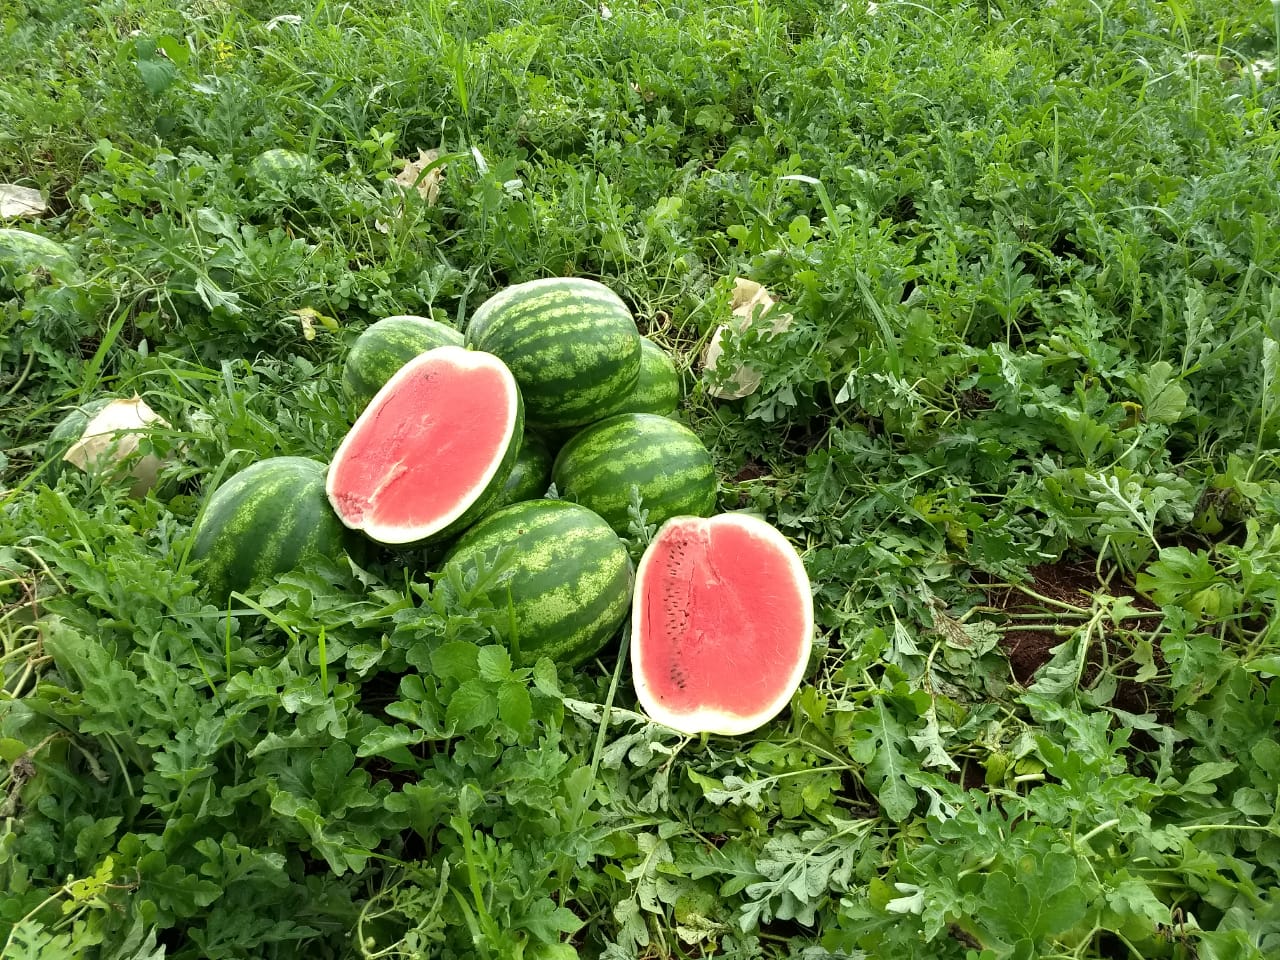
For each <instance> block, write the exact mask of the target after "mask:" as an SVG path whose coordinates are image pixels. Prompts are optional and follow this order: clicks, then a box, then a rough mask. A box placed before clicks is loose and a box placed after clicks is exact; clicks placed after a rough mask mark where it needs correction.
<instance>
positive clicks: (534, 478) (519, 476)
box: [502, 432, 555, 505]
mask: <svg viewBox="0 0 1280 960" xmlns="http://www.w3.org/2000/svg"><path fill="white" fill-rule="evenodd" d="M554 460H555V457H553V456H552V455H551V448H550V447H548V446H547V442H546V441H545V440H543V439H542V437H540V436H538V434H536V433H529V432H526V433H525V435H524V440H523V441H522V442H521V443H520V452H519V454H517V455H516V463H515V466H514V467H512V468H511V476H509V477H507V484H506V486H505V487H504V488H503V490H502V505H506V504H508V503H519V502H520V501H521V500H537V499H538V498H539V497H541V496H542V495H543V494H545V493H546V492H547V487H549V486H551V464H552V462H553V461H554Z"/></svg>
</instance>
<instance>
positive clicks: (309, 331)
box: [289, 307, 338, 341]
mask: <svg viewBox="0 0 1280 960" xmlns="http://www.w3.org/2000/svg"><path fill="white" fill-rule="evenodd" d="M289 312H290V313H292V314H293V315H294V316H295V317H297V318H298V322H299V324H300V325H301V326H302V336H303V339H305V340H307V341H311V340H314V339H315V338H316V328H315V324H316V322H317V321H319V323H320V326H322V327H324V328H325V329H326V330H337V329H338V321H337V320H335V319H334V318H333V317H329V316H325V314H323V313H321V312H320V311H319V310H315V309H313V308H311V307H302V308H301V309H299V310H290V311H289Z"/></svg>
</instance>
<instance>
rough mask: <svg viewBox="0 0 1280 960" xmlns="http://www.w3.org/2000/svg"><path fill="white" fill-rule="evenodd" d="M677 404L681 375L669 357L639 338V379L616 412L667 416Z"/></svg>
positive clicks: (674, 410)
mask: <svg viewBox="0 0 1280 960" xmlns="http://www.w3.org/2000/svg"><path fill="white" fill-rule="evenodd" d="M679 403H680V374H679V373H677V372H676V365H675V361H674V360H672V359H671V355H670V354H669V353H667V351H665V350H663V349H662V348H661V347H660V346H658V345H657V344H656V343H654V342H653V341H652V340H650V339H649V338H648V337H641V338H640V379H639V380H638V381H637V382H636V388H635V389H634V390H632V391H631V396H629V397H628V398H627V401H626V403H624V404H623V405H622V408H621V409H620V410H618V411H617V412H618V413H656V414H658V415H659V416H663V417H665V416H668V415H669V414H672V413H675V412H676V406H677V405H678V404H679Z"/></svg>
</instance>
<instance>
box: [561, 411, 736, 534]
mask: <svg viewBox="0 0 1280 960" xmlns="http://www.w3.org/2000/svg"><path fill="white" fill-rule="evenodd" d="M551 478H552V480H554V481H555V485H556V489H557V490H558V491H559V493H560V495H561V496H562V497H564V498H565V499H566V500H573V501H574V502H576V503H580V504H582V505H583V506H584V507H589V508H590V509H592V510H594V511H595V512H596V513H598V514H600V516H602V517H604V518H605V520H607V521H608V523H609V525H610V526H611V527H613V529H614V530H616V531H617V532H618V533H619V534H625V533H626V531H627V524H628V516H627V507H628V505H629V504H630V502H631V487H632V486H633V485H634V486H635V487H637V488H638V489H639V492H640V498H641V502H642V505H643V507H644V508H645V509H646V510H648V512H649V523H653V524H661V523H663V522H665V521H666V520H668V519H670V518H671V517H675V516H694V517H705V516H708V515H709V514H710V513H711V511H712V510H714V509H715V505H716V489H717V484H716V473H715V466H714V464H713V463H712V460H711V454H710V453H709V452H708V451H707V448H706V447H705V446H703V444H702V441H701V440H699V439H698V437H697V435H696V434H695V433H694V432H693V431H692V430H690V429H689V428H688V427H686V426H685V425H684V424H682V423H677V422H676V421H675V420H671V419H669V418H667V417H662V416H658V415H657V414H653V413H621V414H618V415H617V416H614V417H608V418H606V419H604V420H601V421H600V422H599V423H593V424H591V426H589V427H586V428H584V429H582V430H580V431H579V432H578V433H576V434H575V435H574V436H573V438H572V439H571V440H569V442H568V443H566V444H565V445H564V447H562V448H561V450H560V453H559V455H558V456H557V457H556V462H555V466H554V467H553V468H552V471H551Z"/></svg>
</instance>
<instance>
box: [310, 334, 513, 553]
mask: <svg viewBox="0 0 1280 960" xmlns="http://www.w3.org/2000/svg"><path fill="white" fill-rule="evenodd" d="M523 432H524V406H523V404H522V402H521V400H520V391H519V389H518V388H517V387H516V381H515V378H514V377H513V376H512V375H511V371H510V370H508V369H507V366H506V364H504V363H503V362H502V361H501V360H499V359H498V358H497V357H495V356H493V355H492V354H489V353H482V352H479V351H474V350H467V349H465V348H463V347H455V346H443V347H437V348H436V349H434V350H428V351H427V352H426V353H423V354H420V355H419V356H417V357H415V358H414V359H412V360H410V361H409V362H408V363H407V364H405V365H404V366H403V367H401V368H400V369H399V370H398V371H397V372H396V373H395V374H394V375H393V376H392V377H391V379H390V380H388V381H387V383H386V384H385V385H384V386H383V387H382V389H381V390H379V391H378V392H377V393H376V394H375V395H374V397H373V399H372V400H370V401H369V405H368V406H367V407H365V409H364V412H363V413H361V414H360V416H359V418H358V419H357V420H356V422H355V425H354V426H352V428H351V430H350V431H349V432H348V433H347V435H346V437H345V438H344V439H343V441H342V443H341V444H340V445H339V447H338V451H337V453H335V454H334V455H333V462H332V463H331V464H330V466H329V473H328V476H327V477H326V478H325V493H326V494H328V497H329V502H330V503H331V504H332V505H333V509H334V510H335V511H336V512H337V514H338V518H339V519H340V520H341V521H342V522H343V523H344V524H346V526H348V527H350V528H351V529H353V530H360V531H363V533H364V534H365V535H366V536H367V537H369V538H370V539H371V540H376V541H377V542H379V543H385V544H390V545H401V544H413V543H424V542H426V541H429V540H435V539H439V538H442V537H445V536H448V535H450V534H453V533H456V532H459V531H460V530H462V529H463V528H464V527H466V526H468V525H470V524H471V523H472V522H473V521H475V520H477V519H479V517H480V515H481V514H482V513H483V512H484V511H485V510H486V509H488V508H489V506H491V505H492V504H493V502H494V500H495V498H496V497H497V496H499V495H500V494H501V493H502V488H503V484H505V483H506V480H507V476H508V474H510V472H511V467H512V465H513V464H514V463H515V460H516V454H517V453H518V451H519V448H520V441H521V437H522V436H523Z"/></svg>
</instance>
